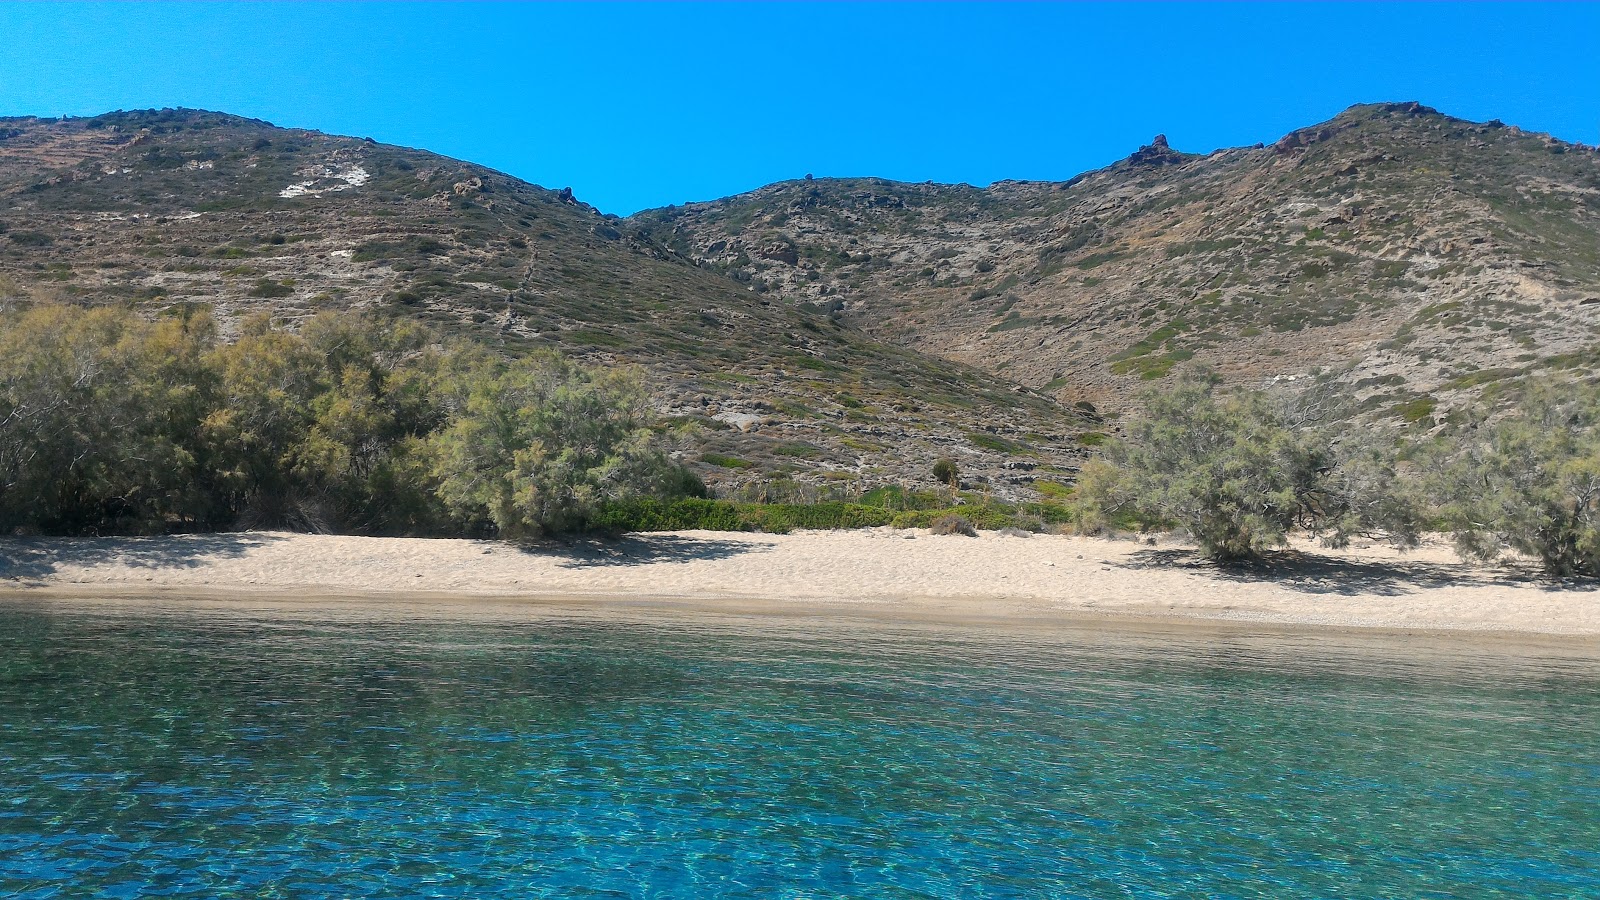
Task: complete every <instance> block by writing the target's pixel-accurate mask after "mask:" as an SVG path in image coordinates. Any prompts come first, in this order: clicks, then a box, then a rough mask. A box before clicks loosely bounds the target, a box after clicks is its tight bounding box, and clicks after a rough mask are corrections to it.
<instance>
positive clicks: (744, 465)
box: [700, 453, 755, 469]
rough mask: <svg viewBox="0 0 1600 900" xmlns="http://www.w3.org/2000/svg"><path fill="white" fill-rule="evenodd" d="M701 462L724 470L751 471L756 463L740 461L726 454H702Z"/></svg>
mask: <svg viewBox="0 0 1600 900" xmlns="http://www.w3.org/2000/svg"><path fill="white" fill-rule="evenodd" d="M700 461H701V462H704V463H706V464H707V465H712V466H718V467H720V468H724V469H750V468H754V467H755V463H753V462H751V461H750V460H748V459H740V458H739V457H737V456H728V455H727V454H724V453H702V454H701V455H700Z"/></svg>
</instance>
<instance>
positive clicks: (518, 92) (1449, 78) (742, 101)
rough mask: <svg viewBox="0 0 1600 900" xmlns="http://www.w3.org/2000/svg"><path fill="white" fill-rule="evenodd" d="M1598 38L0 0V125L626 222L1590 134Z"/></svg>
mask: <svg viewBox="0 0 1600 900" xmlns="http://www.w3.org/2000/svg"><path fill="white" fill-rule="evenodd" d="M1597 47H1600V6H1596V5H1592V4H1554V5H1535V4H1509V5H1478V4H1472V5H1459V6H1458V5H1453V4H1444V3H1422V4H1414V5H1399V6H1391V5H1387V4H1375V3H1356V4H1287V5H1267V4H1255V3H1235V4H1224V5H1207V4H1196V3H1184V4H1176V5H1165V4H1130V5H1116V6H1099V5H1089V4H1063V5H1053V4H1021V5H1014V6H1006V5H974V6H969V5H963V4H930V5H916V4H887V5H857V4H845V3H830V4H818V5H787V4H708V5H694V6H679V5H671V4H645V5H625V4H592V5H570V6H569V5H513V4H490V5H469V4H438V5H434V4H404V5H389V4H380V3H358V4H349V5H322V4H311V3H292V4H266V3H259V4H256V3H252V4H242V5H228V4H193V5H160V4H151V3H128V4H110V5H84V6H79V5H74V4H57V3H39V4H12V3H7V4H0V48H4V51H3V52H0V115H64V114H66V115H90V114H94V113H99V112H104V111H107V110H110V109H119V108H121V109H133V108H140V107H152V106H156V107H159V106H190V107H201V108H207V109H217V110H223V111H227V112H233V113H238V114H241V115H247V116H253V117H258V118H263V119H267V120H269V121H271V122H274V123H276V124H279V125H286V126H295V127H305V128H316V129H320V130H323V131H329V132H334V133H341V134H352V135H360V136H371V137H374V138H376V139H378V140H380V141H385V142H389V143H395V144H404V145H408V146H415V147H425V148H427V149H430V150H435V151H438V152H440V153H444V154H447V155H450V156H456V157H461V158H465V159H469V160H472V161H475V162H479V163H483V164H485V165H489V166H492V167H494V168H497V169H501V170H503V171H506V172H509V173H511V174H513V175H517V176H519V177H522V178H525V179H527V180H529V181H533V182H537V183H539V184H543V185H546V186H549V187H562V186H568V185H570V186H572V187H573V189H574V190H575V191H576V193H577V195H578V197H579V198H580V199H583V200H586V201H588V202H590V203H593V204H595V205H596V206H598V207H599V208H601V209H602V210H605V211H607V212H616V213H624V214H625V213H629V212H632V211H634V210H636V209H640V208H644V207H650V206H661V205H666V204H669V203H682V202H684V201H686V200H704V199H711V198H714V197H719V196H724V195H727V194H731V193H736V192H739V191H743V190H749V189H751V188H755V187H758V186H760V185H762V184H766V183H768V182H771V181H776V180H779V179H784V178H795V177H799V176H801V175H803V174H805V173H807V172H812V173H815V174H816V175H818V176H832V175H878V176H883V177H888V178H896V179H903V180H908V181H924V180H928V179H932V180H935V181H943V182H959V181H965V182H969V183H972V184H987V183H989V182H990V181H993V180H996V179H1001V178H1036V179H1064V178H1069V177H1071V176H1073V175H1075V174H1077V173H1079V172H1082V171H1084V170H1087V169H1092V168H1096V167H1098V166H1102V165H1105V164H1107V163H1110V162H1112V161H1114V160H1116V159H1118V158H1120V157H1122V156H1125V155H1127V154H1128V153H1129V152H1131V151H1132V150H1134V149H1135V148H1136V147H1138V146H1139V145H1140V144H1143V143H1146V142H1148V141H1149V139H1150V138H1151V137H1152V136H1153V135H1155V134H1156V133H1158V132H1164V133H1166V134H1167V135H1168V137H1169V139H1170V140H1171V142H1172V145H1173V146H1174V147H1176V148H1178V149H1181V150H1189V151H1208V150H1211V149H1214V148H1216V147H1220V146H1237V145H1242V144H1251V143H1254V142H1256V141H1271V140H1274V139H1276V138H1277V137H1279V136H1281V135H1282V134H1283V133H1285V132H1287V131H1289V130H1291V129H1294V128H1297V127H1300V126H1304V125H1309V124H1312V123H1315V122H1319V121H1322V120H1324V119H1327V118H1329V117H1331V116H1333V115H1334V114H1336V113H1337V112H1338V111H1339V110H1341V109H1343V108H1344V107H1346V106H1348V105H1350V104H1352V103H1358V102H1368V101H1377V100H1420V101H1422V102H1423V103H1426V104H1428V105H1430V106H1434V107H1438V108H1439V109H1441V110H1443V111H1445V112H1448V113H1451V114H1453V115H1458V116H1462V117H1465V118H1470V119H1480V120H1481V119H1491V118H1499V119H1502V120H1504V121H1506V122H1508V123H1512V124H1517V125H1521V126H1523V127H1524V128H1529V129H1533V130H1538V131H1548V132H1551V133H1553V134H1555V135H1556V136H1558V137H1561V138H1565V139H1567V140H1575V141H1582V142H1584V143H1590V144H1593V143H1596V142H1597V141H1600V68H1597V66H1600V62H1597V57H1596V48H1597Z"/></svg>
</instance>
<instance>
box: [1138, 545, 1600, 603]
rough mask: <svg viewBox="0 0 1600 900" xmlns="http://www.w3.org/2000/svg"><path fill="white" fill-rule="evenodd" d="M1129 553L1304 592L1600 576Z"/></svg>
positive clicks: (1142, 564)
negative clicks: (1545, 575) (1235, 560)
mask: <svg viewBox="0 0 1600 900" xmlns="http://www.w3.org/2000/svg"><path fill="white" fill-rule="evenodd" d="M1129 559H1130V561H1129V562H1127V563H1123V564H1121V568H1125V569H1195V570H1199V571H1203V572H1206V573H1207V574H1209V575H1211V576H1212V577H1214V578H1219V579H1222V580H1224V581H1234V582H1263V581H1267V582H1272V583H1274V584H1276V585H1278V586H1280V587H1283V588H1287V589H1289V590H1292V591H1299V592H1301V593H1304V594H1344V595H1347V596H1349V595H1356V594H1376V595H1378V596H1381V597H1398V596H1401V595H1403V594H1409V593H1411V592H1413V591H1416V590H1423V589H1429V588H1449V587H1469V586H1480V585H1493V584H1536V585H1538V586H1540V587H1543V588H1545V589H1546V590H1587V591H1593V590H1600V582H1595V581H1557V580H1554V579H1545V578H1542V577H1540V576H1538V575H1537V574H1536V573H1535V572H1533V571H1530V570H1525V569H1508V570H1506V571H1505V572H1501V573H1496V572H1486V571H1483V570H1480V569H1473V568H1469V567H1467V566H1451V565H1442V564H1439V563H1431V562H1423V561H1421V560H1418V561H1415V562H1412V561H1406V560H1397V561H1392V562H1365V561H1361V560H1351V559H1339V558H1337V557H1332V556H1321V555H1318V554H1315V553H1304V552H1301V551H1298V550H1281V551H1278V552H1276V553H1271V554H1268V555H1267V556H1265V557H1263V558H1262V559H1260V560H1257V561H1254V562H1246V563H1217V562H1212V561H1211V560H1208V559H1205V558H1204V557H1202V556H1201V555H1200V554H1199V552H1197V551H1195V550H1142V551H1139V552H1137V553H1134V554H1132V556H1130V557H1129Z"/></svg>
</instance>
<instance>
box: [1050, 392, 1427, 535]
mask: <svg viewBox="0 0 1600 900" xmlns="http://www.w3.org/2000/svg"><path fill="white" fill-rule="evenodd" d="M1326 400H1327V398H1326V397H1325V396H1324V395H1323V394H1320V393H1310V392H1308V393H1307V394H1305V395H1302V396H1301V397H1300V398H1298V402H1293V401H1292V402H1279V401H1275V400H1274V399H1273V398H1270V397H1269V396H1268V395H1266V394H1264V393H1261V392H1253V391H1240V392H1236V393H1234V394H1231V395H1221V394H1219V393H1218V392H1217V390H1216V383H1215V380H1214V379H1212V378H1210V377H1208V376H1206V375H1204V374H1202V375H1200V376H1191V377H1187V378H1184V379H1181V380H1180V381H1179V383H1178V384H1177V385H1175V386H1174V387H1172V388H1170V389H1168V390H1157V391H1151V392H1147V393H1146V394H1145V395H1144V398H1143V403H1142V407H1143V410H1142V414H1141V415H1139V416H1136V417H1134V418H1133V419H1132V420H1131V421H1130V422H1129V423H1128V426H1127V435H1126V438H1125V439H1124V440H1120V441H1112V442H1109V443H1108V444H1107V445H1106V449H1107V454H1106V459H1105V461H1103V462H1099V463H1097V464H1095V465H1092V466H1085V467H1084V469H1083V471H1082V472H1080V475H1079V484H1078V491H1077V494H1076V496H1077V498H1078V499H1077V504H1078V509H1079V521H1080V525H1081V526H1085V527H1089V528H1093V527H1097V526H1104V525H1105V524H1107V523H1109V522H1110V521H1111V520H1113V519H1114V518H1116V517H1118V516H1124V517H1126V516H1129V515H1132V516H1133V517H1136V518H1137V519H1139V520H1142V521H1145V522H1162V521H1165V522H1171V523H1174V524H1176V525H1178V526H1181V527H1183V528H1185V529H1187V530H1188V531H1189V533H1190V534H1191V535H1193V536H1194V539H1195V541H1196V542H1197V543H1198V544H1199V545H1200V548H1201V550H1202V551H1203V552H1204V553H1205V554H1206V555H1207V556H1210V557H1212V558H1214V559H1220V560H1230V559H1242V558H1248V557H1252V556H1256V555H1258V554H1260V553H1261V552H1262V551H1264V550H1267V549H1270V548H1272V547H1277V546H1281V545H1283V544H1284V543H1285V542H1286V541H1287V537H1288V534H1289V532H1290V531H1291V530H1292V529H1303V530H1306V531H1308V532H1311V533H1313V534H1320V535H1322V536H1323V537H1324V540H1325V542H1326V543H1328V544H1330V545H1333V546H1342V545H1343V544H1345V543H1347V542H1348V541H1349V539H1350V537H1351V536H1352V535H1354V534H1357V533H1367V532H1373V531H1386V532H1388V534H1389V535H1390V536H1391V537H1392V538H1394V539H1395V540H1396V541H1397V542H1398V543H1401V544H1410V543H1414V542H1415V540H1416V533H1417V529H1418V517H1417V514H1416V512H1415V506H1414V504H1412V503H1411V502H1410V501H1409V498H1408V496H1407V495H1406V493H1405V491H1404V490H1402V489H1401V488H1400V486H1399V485H1398V482H1397V479H1396V471H1395V465H1396V464H1395V455H1394V453H1393V452H1392V451H1393V448H1392V447H1384V446H1382V445H1380V444H1375V443H1373V442H1371V441H1369V440H1361V439H1359V436H1358V435H1354V434H1347V435H1339V434H1338V433H1337V432H1336V431H1335V430H1334V425H1333V422H1335V421H1336V420H1337V417H1336V416H1332V415H1329V412H1330V411H1331V409H1332V407H1331V406H1330V405H1329V404H1328V403H1327V402H1326ZM1314 413H1315V415H1314Z"/></svg>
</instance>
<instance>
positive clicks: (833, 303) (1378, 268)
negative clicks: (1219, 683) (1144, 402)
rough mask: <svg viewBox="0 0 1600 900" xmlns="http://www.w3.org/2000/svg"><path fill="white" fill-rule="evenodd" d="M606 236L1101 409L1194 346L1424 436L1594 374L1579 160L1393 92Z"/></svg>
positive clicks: (1209, 357)
mask: <svg viewBox="0 0 1600 900" xmlns="http://www.w3.org/2000/svg"><path fill="white" fill-rule="evenodd" d="M623 230H624V231H625V232H626V233H627V234H629V235H631V236H633V237H634V239H636V240H647V241H650V242H652V243H655V244H663V245H665V246H667V247H670V248H671V249H672V250H673V251H674V252H676V253H679V254H681V255H682V256H684V257H685V258H688V259H691V260H693V261H695V262H696V263H697V264H699V265H700V266H702V267H703V268H705V269H706V270H708V271H714V272H719V273H725V274H726V275H727V276H730V277H732V278H734V279H737V280H738V281H740V282H742V283H745V284H749V285H751V286H752V287H753V288H754V289H755V290H756V291H757V293H758V294H759V295H760V296H762V297H768V298H781V299H782V300H783V301H784V302H786V303H787V304H789V305H792V306H794V307H796V308H800V309H811V310H815V311H816V312H818V313H820V314H826V315H828V316H829V317H830V318H832V319H834V320H836V321H840V322H843V323H846V324H848V325H851V326H855V327H858V328H860V329H862V330H864V331H866V332H868V333H871V334H873V335H875V336H877V337H878V338H880V339H881V340H883V341H885V342H890V343H895V344H899V345H902V346H906V347H910V348H914V349H917V350H919V351H922V352H924V353H927V354H929V355H933V356H939V357H943V358H946V359H950V360H956V361H962V362H966V363H969V364H971V365H974V366H978V367H982V368H984V369H987V370H988V371H990V372H993V373H995V374H996V375H999V376H1002V377H1004V378H1007V379H1010V380H1014V381H1016V382H1018V383H1020V384H1022V385H1026V386H1027V387H1029V388H1032V389H1034V390H1037V391H1040V392H1044V393H1047V394H1049V395H1051V396H1053V397H1055V398H1056V399H1058V400H1060V401H1063V402H1066V403H1072V402H1075V401H1090V402H1092V403H1094V404H1097V405H1100V406H1101V407H1102V409H1104V408H1107V407H1111V408H1116V407H1118V406H1121V405H1123V404H1124V403H1125V402H1126V400H1127V398H1129V397H1130V396H1131V395H1132V393H1133V392H1134V390H1135V389H1137V388H1138V387H1139V386H1140V385H1141V384H1142V383H1146V382H1150V381H1153V380H1158V379H1161V378H1163V377H1166V376H1167V375H1168V374H1169V373H1170V372H1172V371H1173V369H1174V367H1176V366H1178V365H1179V364H1181V363H1183V362H1184V361H1186V360H1191V359H1193V360H1196V361H1200V362H1203V363H1205V364H1208V365H1210V366H1211V367H1213V368H1215V369H1216V370H1218V371H1219V372H1220V373H1221V374H1223V375H1224V376H1225V377H1227V378H1230V379H1233V380H1235V381H1241V382H1248V383H1261V382H1269V381H1273V380H1282V379H1293V378H1297V377H1300V376H1303V375H1305V374H1307V373H1309V372H1311V371H1313V370H1315V369H1318V368H1322V369H1331V370H1335V371H1337V372H1338V373H1340V375H1339V377H1341V378H1342V379H1344V380H1345V381H1347V382H1348V383H1350V384H1352V385H1355V386H1356V387H1357V388H1358V390H1359V393H1360V396H1361V397H1362V399H1363V402H1364V406H1365V408H1366V409H1367V410H1368V412H1369V414H1371V415H1373V416H1375V417H1379V418H1383V419H1387V420H1390V421H1394V422H1396V423H1405V422H1409V423H1416V424H1417V425H1418V426H1420V427H1426V426H1427V424H1428V423H1430V422H1432V421H1434V420H1435V418H1436V417H1441V416H1443V415H1445V414H1446V412H1447V410H1449V409H1450V408H1452V407H1454V406H1459V405H1461V404H1464V403H1467V402H1471V401H1476V400H1479V399H1482V398H1485V396H1486V395H1487V398H1488V399H1491V400H1492V399H1494V395H1495V393H1496V392H1499V391H1503V390H1505V389H1506V388H1507V387H1508V386H1510V385H1512V384H1514V382H1515V381H1516V380H1517V379H1518V378H1520V377H1522V376H1525V375H1528V374H1531V373H1540V372H1547V371H1552V370H1563V371H1569V372H1577V373H1581V374H1586V375H1589V376H1593V375H1595V374H1596V372H1597V367H1600V153H1597V152H1596V151H1595V149H1594V148H1590V147H1584V146H1580V145H1574V144H1568V143H1564V142H1561V141H1558V140H1555V139H1553V138H1551V137H1549V136H1546V135H1539V134H1530V133H1527V132H1523V131H1521V130H1519V129H1518V128H1515V127H1509V126H1505V125H1502V124H1501V123H1499V122H1489V123H1481V124H1480V123H1473V122H1467V121H1463V120H1460V119H1455V118H1451V117H1449V116H1445V115H1441V114H1440V113H1438V112H1436V111H1434V110H1431V109H1428V108H1427V107H1424V106H1420V105H1418V104H1415V103H1403V104H1383V105H1369V106H1356V107H1352V108H1351V109H1349V110H1347V111H1346V112H1344V113H1343V114H1341V115H1339V116H1338V117H1336V118H1334V119H1333V120H1332V121H1330V122H1327V123H1324V124H1322V125H1317V126H1314V127H1311V128H1306V129H1302V130H1300V131H1296V132H1294V133H1292V134H1289V135H1287V136H1285V137H1284V138H1283V139H1282V140H1280V141H1278V142H1276V143H1275V144H1272V145H1270V146H1256V147H1248V148H1241V149H1233V150H1220V151H1217V152H1215V153H1211V154H1207V155H1203V156H1202V155H1195V154H1188V153H1182V152H1180V151H1178V150H1176V149H1174V148H1172V147H1171V146H1169V145H1168V143H1167V141H1166V140H1165V139H1164V138H1161V137H1157V138H1156V139H1155V140H1154V141H1153V142H1152V143H1151V144H1150V145H1149V146H1146V147H1143V148H1141V149H1139V150H1138V151H1137V152H1135V153H1134V154H1133V155H1132V156H1130V157H1128V158H1127V159H1125V160H1123V161H1121V162H1118V163H1117V164H1115V165H1113V166H1110V167H1109V168H1106V169H1102V170H1100V171H1096V172H1090V173H1087V174H1085V175H1082V176H1080V177H1078V178H1074V179H1073V180H1071V181H1068V182H1065V183H1038V182H1001V183H997V184H995V185H993V186H991V187H989V188H987V189H978V188H973V187H969V186H966V185H938V184H904V183H897V182H889V181H882V180H875V179H818V180H810V179H807V180H801V181H792V182H784V183H780V184H774V185H771V186H769V187H765V188H762V189H760V190H757V191H754V192H752V193H749V194H744V195H740V196H737V197H731V198H728V199H725V200H718V201H715V202H711V203H698V204H690V205H688V206H682V207H672V208H667V209H661V210H654V211H650V212H646V213H642V214H639V215H637V216H635V217H633V218H631V219H630V220H628V221H627V223H626V226H625V227H624V229H623Z"/></svg>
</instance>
